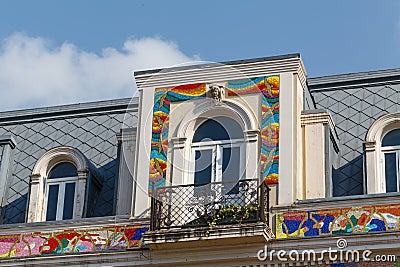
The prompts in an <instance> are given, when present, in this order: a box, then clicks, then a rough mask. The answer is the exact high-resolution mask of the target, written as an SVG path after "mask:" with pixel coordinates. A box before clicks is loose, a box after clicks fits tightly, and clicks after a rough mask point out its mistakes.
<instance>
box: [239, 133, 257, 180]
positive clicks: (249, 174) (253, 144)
mask: <svg viewBox="0 0 400 267" xmlns="http://www.w3.org/2000/svg"><path fill="white" fill-rule="evenodd" d="M244 134H245V142H246V158H245V162H246V166H245V170H246V173H245V177H243V178H245V179H255V178H258V179H260V181H262V177H260V154H259V151H260V149H259V147H260V142H259V141H260V131H259V130H257V129H256V130H247V131H245V132H244Z"/></svg>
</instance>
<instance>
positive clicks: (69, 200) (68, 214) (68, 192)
mask: <svg viewBox="0 0 400 267" xmlns="http://www.w3.org/2000/svg"><path fill="white" fill-rule="evenodd" d="M74 200H75V183H67V184H66V185H65V197H64V210H63V220H68V219H72V217H73V211H74Z"/></svg>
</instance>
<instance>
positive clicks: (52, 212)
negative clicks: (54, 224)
mask: <svg viewBox="0 0 400 267" xmlns="http://www.w3.org/2000/svg"><path fill="white" fill-rule="evenodd" d="M58 190H59V187H58V185H50V186H49V192H48V196H47V212H46V221H55V220H56V215H57V204H58V201H57V200H58Z"/></svg>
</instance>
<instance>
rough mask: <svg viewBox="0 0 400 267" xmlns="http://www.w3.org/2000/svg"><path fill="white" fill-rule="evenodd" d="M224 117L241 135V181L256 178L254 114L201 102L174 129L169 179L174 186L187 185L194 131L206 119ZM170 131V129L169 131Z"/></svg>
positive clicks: (226, 103)
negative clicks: (228, 119)
mask: <svg viewBox="0 0 400 267" xmlns="http://www.w3.org/2000/svg"><path fill="white" fill-rule="evenodd" d="M217 116H227V117H230V118H232V119H234V120H235V121H236V122H238V123H239V124H240V125H241V126H242V129H243V134H244V144H243V145H244V153H245V154H244V155H243V159H244V160H243V162H244V170H245V171H244V174H243V178H244V179H255V178H260V164H259V156H260V155H259V140H260V130H259V126H258V123H257V119H256V116H255V114H254V113H253V112H252V110H251V109H250V108H249V107H246V105H243V104H242V103H238V101H232V100H229V99H223V100H221V102H215V101H214V100H213V99H203V100H198V102H196V108H195V109H193V110H192V111H191V112H188V113H187V114H186V115H185V116H184V117H183V118H182V119H181V120H180V122H179V125H177V127H176V129H174V131H171V132H174V133H175V134H174V136H173V137H171V143H172V162H173V164H172V172H171V174H172V179H171V181H170V182H171V183H172V184H174V185H181V184H189V183H190V182H191V179H192V174H191V171H190V170H191V169H192V162H191V159H192V156H191V153H192V150H191V148H192V143H191V142H192V139H193V135H194V133H195V131H196V129H197V128H198V127H199V126H200V125H201V123H202V122H204V120H205V119H206V118H213V117H217ZM170 130H171V129H170Z"/></svg>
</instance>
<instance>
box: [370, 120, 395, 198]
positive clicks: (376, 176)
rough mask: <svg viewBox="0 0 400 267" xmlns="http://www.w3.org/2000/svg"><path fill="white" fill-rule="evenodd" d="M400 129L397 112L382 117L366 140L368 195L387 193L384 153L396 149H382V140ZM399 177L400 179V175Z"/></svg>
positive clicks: (374, 124) (372, 126) (373, 125)
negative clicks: (391, 132)
mask: <svg viewBox="0 0 400 267" xmlns="http://www.w3.org/2000/svg"><path fill="white" fill-rule="evenodd" d="M399 128H400V112H396V113H389V114H386V115H384V116H382V117H380V118H379V119H377V120H376V121H375V122H374V123H373V124H372V125H371V127H370V129H369V130H368V133H367V136H366V140H365V164H366V175H367V183H366V190H365V191H366V193H367V194H382V193H386V177H385V159H384V153H387V151H389V150H390V149H393V148H395V147H382V139H383V137H384V136H385V135H386V134H387V133H389V132H390V131H392V130H395V129H399ZM396 147H397V146H396ZM399 148H400V146H399ZM398 169H399V168H398ZM398 177H400V174H398Z"/></svg>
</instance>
